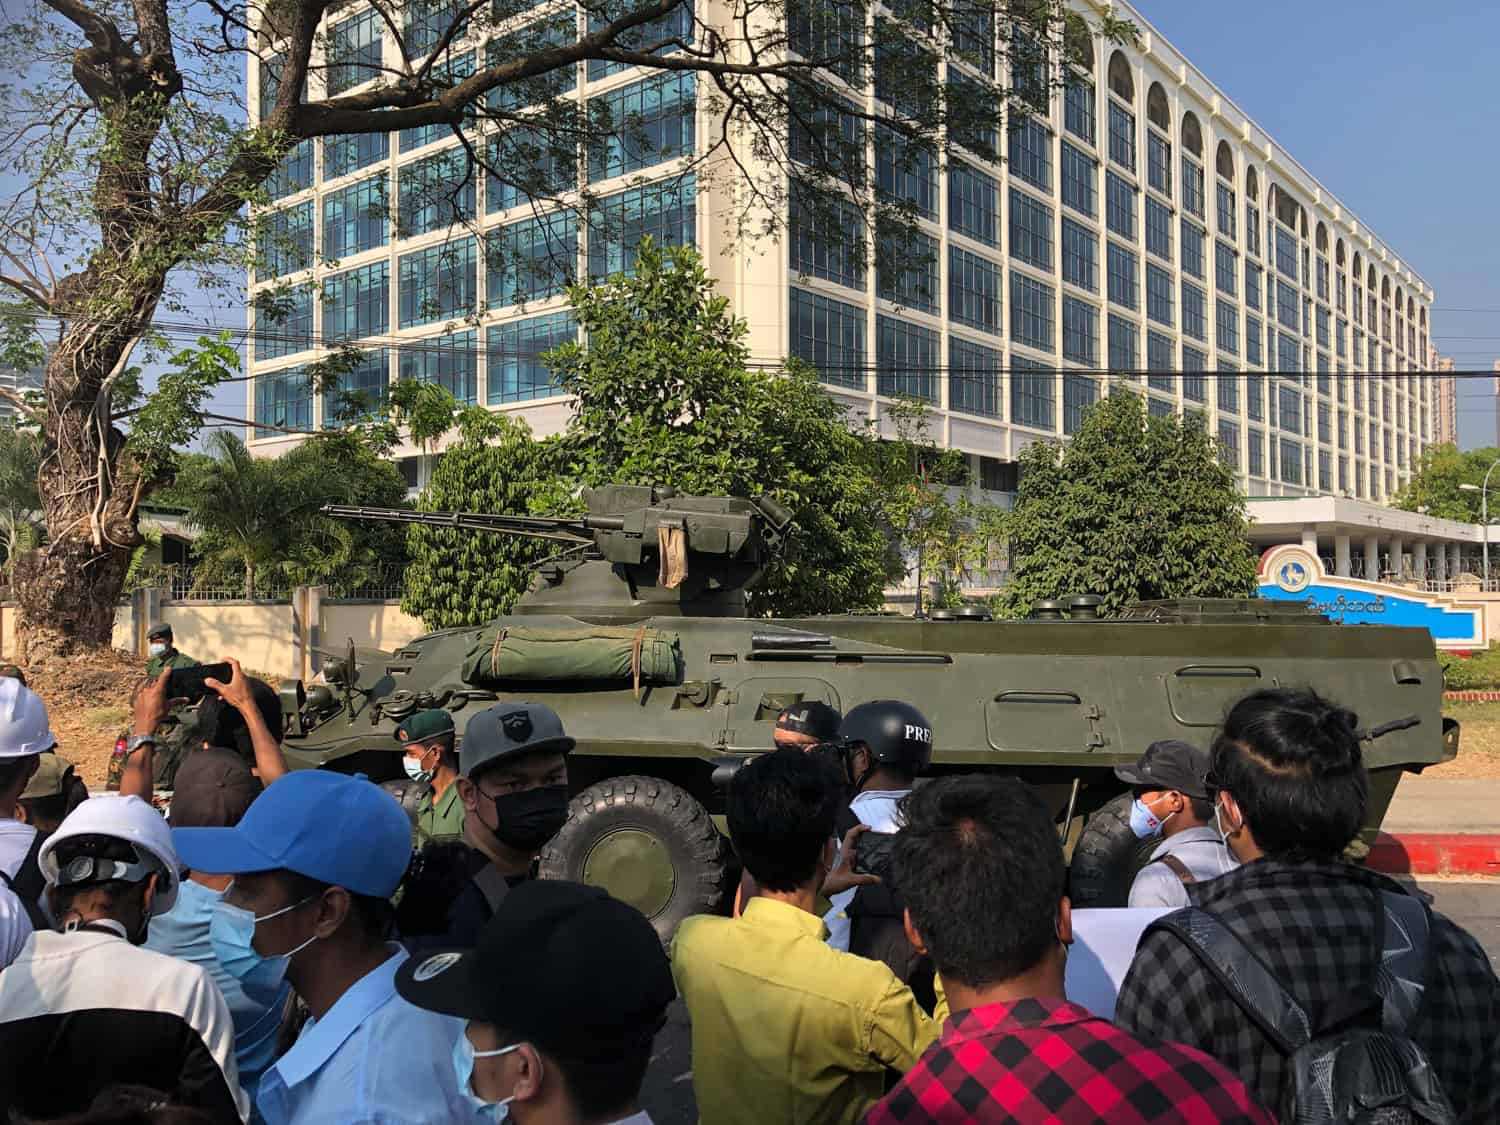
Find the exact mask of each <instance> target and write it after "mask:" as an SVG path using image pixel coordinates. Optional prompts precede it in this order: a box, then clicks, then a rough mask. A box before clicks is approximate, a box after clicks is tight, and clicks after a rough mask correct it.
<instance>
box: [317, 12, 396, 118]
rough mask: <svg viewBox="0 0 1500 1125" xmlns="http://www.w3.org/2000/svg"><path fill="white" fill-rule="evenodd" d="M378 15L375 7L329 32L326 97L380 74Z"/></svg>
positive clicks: (338, 24)
mask: <svg viewBox="0 0 1500 1125" xmlns="http://www.w3.org/2000/svg"><path fill="white" fill-rule="evenodd" d="M383 26H384V25H383V23H382V22H381V18H380V13H379V12H378V11H376V10H375V9H374V8H370V9H368V10H366V11H363V12H361V13H360V14H359V15H357V16H350V17H349V18H348V19H346V20H343V21H341V22H340V23H336V24H334V25H333V29H332V30H331V31H330V32H329V33H328V69H327V72H326V76H327V80H328V96H329V97H333V96H335V95H337V94H342V93H343V92H344V91H345V90H347V89H349V88H350V87H352V86H358V85H359V84H360V83H361V82H368V81H369V80H370V79H372V78H374V77H375V76H376V75H377V74H379V73H380V65H381V28H382V27H383Z"/></svg>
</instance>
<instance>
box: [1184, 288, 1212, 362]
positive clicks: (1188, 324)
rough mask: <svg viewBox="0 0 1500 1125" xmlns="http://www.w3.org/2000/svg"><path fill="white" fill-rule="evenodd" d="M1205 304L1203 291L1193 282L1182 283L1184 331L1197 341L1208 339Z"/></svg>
mask: <svg viewBox="0 0 1500 1125" xmlns="http://www.w3.org/2000/svg"><path fill="white" fill-rule="evenodd" d="M1205 303H1206V302H1205V297H1204V295H1203V290H1202V289H1200V288H1199V287H1198V286H1196V285H1194V284H1193V283H1192V282H1191V281H1184V282H1183V283H1182V331H1183V333H1184V334H1185V335H1188V336H1191V337H1192V338H1193V339H1195V340H1207V339H1208V323H1207V317H1206V316H1205V308H1204V306H1205ZM1200 367H1201V365H1200Z"/></svg>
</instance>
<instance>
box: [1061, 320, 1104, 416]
mask: <svg viewBox="0 0 1500 1125" xmlns="http://www.w3.org/2000/svg"><path fill="white" fill-rule="evenodd" d="M1062 346H1063V358H1064V359H1071V360H1072V361H1073V362H1074V363H1082V364H1086V365H1087V366H1089V367H1097V366H1098V364H1099V310H1098V309H1096V308H1095V307H1094V306H1093V305H1091V304H1089V303H1088V302H1086V301H1080V300H1078V298H1076V297H1064V298H1063V302H1062ZM1070 432H1071V431H1070Z"/></svg>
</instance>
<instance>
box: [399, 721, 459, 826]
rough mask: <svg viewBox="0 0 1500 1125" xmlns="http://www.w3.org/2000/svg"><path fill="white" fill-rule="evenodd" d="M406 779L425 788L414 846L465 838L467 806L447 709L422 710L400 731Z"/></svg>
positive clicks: (402, 761)
mask: <svg viewBox="0 0 1500 1125" xmlns="http://www.w3.org/2000/svg"><path fill="white" fill-rule="evenodd" d="M396 741H397V742H399V743H401V750H402V753H403V757H402V759H401V764H402V765H403V766H404V767H405V768H406V776H407V777H409V778H411V780H412V781H413V782H415V783H416V784H418V785H420V786H423V793H422V798H421V800H420V801H419V802H418V804H417V817H416V824H415V825H414V826H413V834H412V843H413V846H414V847H416V848H418V849H420V848H424V847H426V846H427V845H428V844H451V843H454V842H455V841H458V840H462V839H463V837H464V803H463V802H462V801H461V800H459V796H458V786H457V785H455V784H454V783H455V782H456V781H457V780H458V768H459V763H458V751H457V750H456V749H454V730H453V713H452V712H451V711H448V710H447V709H446V708H443V707H433V708H430V709H428V710H426V711H418V712H417V713H416V714H415V715H412V716H411V717H410V718H409V719H407V720H406V721H405V722H403V723H402V724H401V725H400V726H399V727H397V728H396Z"/></svg>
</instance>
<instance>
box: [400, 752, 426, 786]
mask: <svg viewBox="0 0 1500 1125" xmlns="http://www.w3.org/2000/svg"><path fill="white" fill-rule="evenodd" d="M401 767H402V768H403V769H404V770H406V776H407V777H409V778H411V779H412V780H413V781H415V782H417V783H418V784H421V785H425V784H426V783H427V782H429V781H431V780H432V770H424V769H423V768H422V759H421V758H412V757H403V758H402V759H401Z"/></svg>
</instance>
